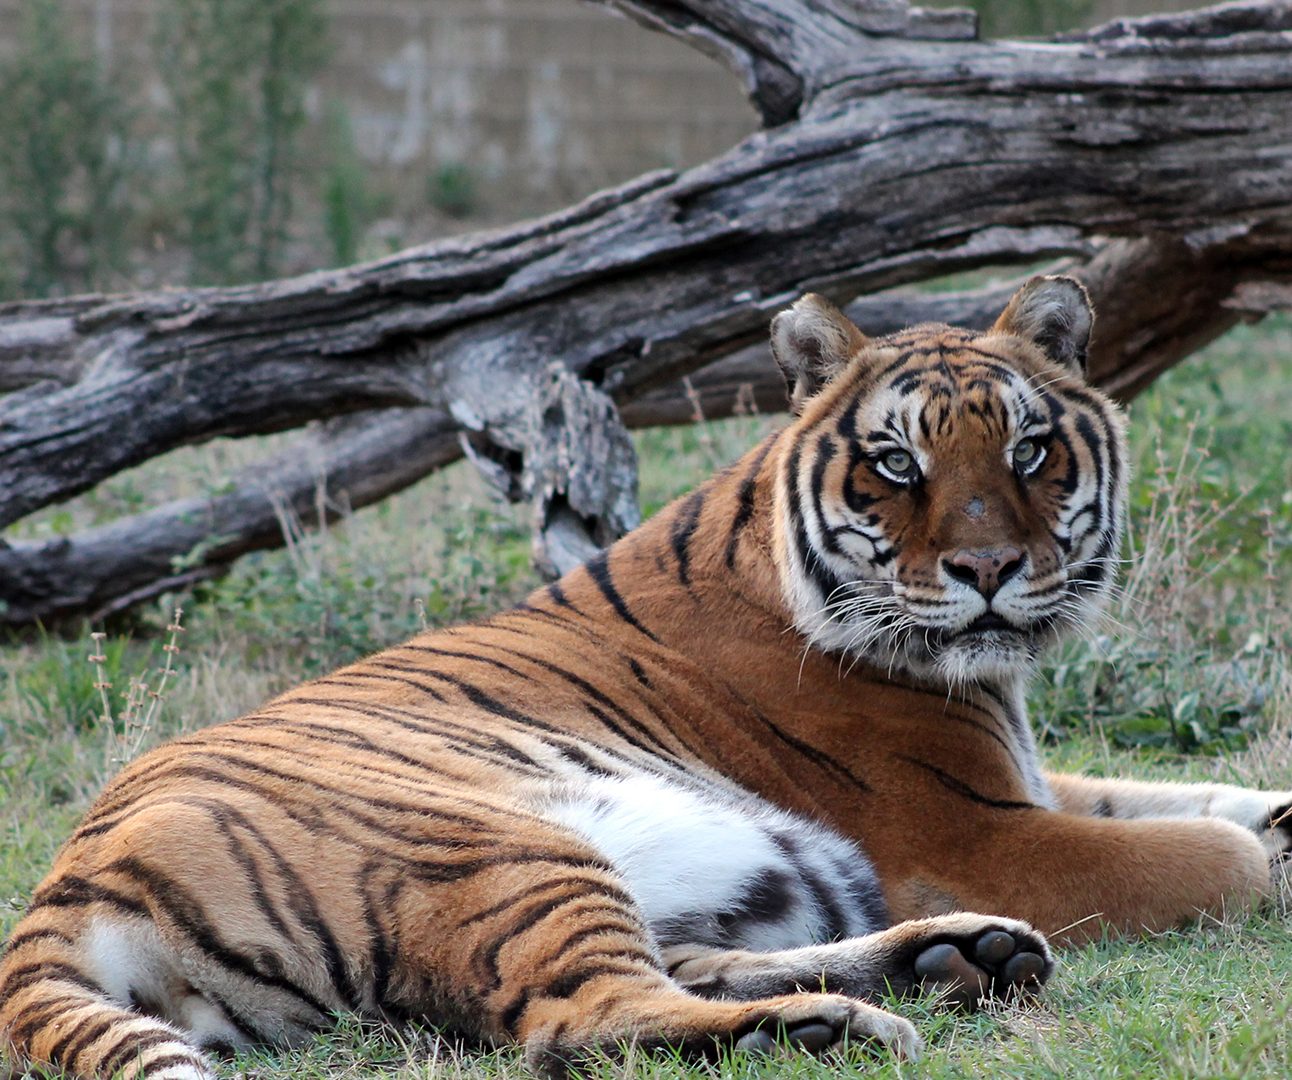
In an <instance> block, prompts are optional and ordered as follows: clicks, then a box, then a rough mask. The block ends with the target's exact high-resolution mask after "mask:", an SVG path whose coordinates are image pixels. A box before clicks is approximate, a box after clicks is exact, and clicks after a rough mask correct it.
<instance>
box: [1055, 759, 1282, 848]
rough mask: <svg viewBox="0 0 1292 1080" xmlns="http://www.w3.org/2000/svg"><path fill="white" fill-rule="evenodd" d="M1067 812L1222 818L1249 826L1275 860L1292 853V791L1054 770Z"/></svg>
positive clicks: (1122, 816)
mask: <svg viewBox="0 0 1292 1080" xmlns="http://www.w3.org/2000/svg"><path fill="white" fill-rule="evenodd" d="M1046 779H1047V780H1048V781H1049V784H1050V789H1051V790H1052V791H1053V792H1054V795H1055V797H1056V798H1057V799H1058V801H1059V806H1060V808H1061V809H1062V810H1064V811H1066V812H1067V813H1070V814H1082V815H1088V816H1090V817H1098V818H1118V819H1141V818H1185V819H1189V818H1220V819H1222V820H1224V821H1232V822H1234V824H1236V825H1241V826H1242V827H1243V828H1244V829H1248V830H1250V831H1251V832H1252V833H1254V834H1255V836H1256V838H1257V839H1258V840H1260V842H1261V845H1262V846H1263V847H1264V848H1265V851H1266V853H1267V854H1268V855H1269V857H1270V860H1271V861H1274V860H1277V859H1280V858H1283V857H1284V856H1286V855H1288V854H1289V853H1292V791H1259V790H1256V789H1253V788H1242V787H1237V786H1236V785H1233V784H1210V783H1201V784H1172V783H1150V782H1145V781H1139V780H1121V779H1104V778H1097V777H1086V776H1073V775H1071V774H1064V773H1050V774H1048V775H1047V777H1046Z"/></svg>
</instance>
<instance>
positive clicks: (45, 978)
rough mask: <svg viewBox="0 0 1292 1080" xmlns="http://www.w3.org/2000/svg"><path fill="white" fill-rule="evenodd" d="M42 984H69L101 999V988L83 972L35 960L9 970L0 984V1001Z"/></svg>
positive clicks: (69, 966)
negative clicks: (32, 962)
mask: <svg viewBox="0 0 1292 1080" xmlns="http://www.w3.org/2000/svg"><path fill="white" fill-rule="evenodd" d="M42 982H59V983H71V984H72V985H73V986H79V987H80V988H81V989H82V990H88V991H89V992H90V993H91V994H94V995H95V996H96V997H98V998H101V997H103V987H101V986H99V984H98V983H96V982H94V981H92V980H91V979H90V977H89V976H88V975H86V974H85V973H84V972H82V971H80V970H78V969H77V968H74V967H72V965H71V964H64V963H61V962H58V961H50V960H37V961H36V962H35V963H34V964H23V965H22V966H21V967H16V968H11V969H10V970H9V973H8V974H7V975H6V976H5V977H4V981H3V982H0V999H3V998H10V997H13V996H14V995H15V994H17V993H18V992H19V991H20V990H26V989H27V988H28V987H29V986H34V985H36V984H37V983H42Z"/></svg>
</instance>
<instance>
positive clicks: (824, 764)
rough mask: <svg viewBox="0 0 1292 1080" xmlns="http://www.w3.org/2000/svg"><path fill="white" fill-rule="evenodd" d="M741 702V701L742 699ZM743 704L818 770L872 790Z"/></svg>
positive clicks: (844, 769) (829, 759)
mask: <svg viewBox="0 0 1292 1080" xmlns="http://www.w3.org/2000/svg"><path fill="white" fill-rule="evenodd" d="M728 689H729V690H730V687H728ZM731 692H732V693H733V694H734V693H735V692H734V691H731ZM737 696H738V695H737ZM741 700H742V701H743V699H741ZM744 704H745V705H746V706H747V707H748V708H749V710H750V713H751V714H752V715H753V716H754V717H755V718H756V719H757V720H758V721H759V723H761V724H762V725H763V726H764V727H765V728H766V729H767V730H768V731H769V732H771V734H772V735H773V736H775V737H776V738H777V739H779V740H780V741H781V742H783V743H785V745H786V746H790V747H793V748H794V750H796V751H797V752H798V753H800V754H802V755H803V756H804V757H805V758H807V759H808V760H809V761H811V762H812V763H813V764H815V765H817V766H819V767H820V768H822V769H824V770H826V771H827V772H831V773H834V775H835V776H837V777H839V778H840V779H842V780H846V781H847V782H848V783H850V784H852V785H853V786H854V787H856V788H857V789H858V790H859V791H864V792H867V793H869V792H870V791H871V790H872V788H871V786H870V785H869V784H868V783H866V781H865V780H863V779H862V778H861V777H860V776H858V775H857V774H856V773H854V772H853V771H852V770H850V769H849V768H848V767H847V766H845V765H844V764H843V763H842V762H839V761H836V760H835V759H834V758H832V757H831V756H830V755H829V754H827V753H825V751H823V750H820V749H818V748H817V747H815V746H813V745H812V744H811V743H807V742H804V741H803V740H802V739H799V738H796V737H795V736H793V735H790V734H789V733H788V732H785V731H782V730H781V729H780V728H779V727H777V726H776V724H774V723H773V722H772V721H771V720H770V719H769V718H768V717H766V716H764V715H763V714H762V713H761V712H759V711H758V710H757V709H755V708H753V706H751V705H749V703H748V702H744Z"/></svg>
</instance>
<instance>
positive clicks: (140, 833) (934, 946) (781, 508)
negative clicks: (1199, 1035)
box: [0, 281, 1292, 1080]
mask: <svg viewBox="0 0 1292 1080" xmlns="http://www.w3.org/2000/svg"><path fill="white" fill-rule="evenodd" d="M1029 290H1030V291H1029ZM1074 304H1076V305H1081V304H1084V294H1082V293H1080V290H1079V287H1077V286H1075V283H1061V284H1057V285H1056V284H1054V283H1053V282H1052V281H1051V282H1049V283H1047V282H1046V281H1041V282H1039V283H1033V284H1032V285H1031V286H1029V287H1028V288H1027V289H1025V290H1024V292H1023V293H1020V296H1019V298H1017V299H1016V301H1015V302H1014V303H1012V304H1011V307H1010V309H1007V311H1006V313H1005V315H1004V316H1002V321H1001V323H999V324H998V325H997V326H996V327H995V328H994V329H993V330H992V331H990V332H988V333H985V334H973V333H969V332H966V331H960V330H953V329H951V328H948V327H941V326H930V327H920V328H916V329H914V330H910V331H907V332H904V333H901V334H897V335H894V336H892V337H889V338H884V339H879V340H875V341H871V340H869V339H866V338H865V337H864V336H863V335H862V334H861V332H860V331H859V330H857V329H856V328H855V327H852V326H851V324H848V323H846V320H845V321H840V320H842V318H843V317H842V316H841V315H839V314H838V313H837V312H836V311H835V310H834V309H833V308H831V307H830V306H829V305H827V304H825V303H824V302H823V301H819V300H813V299H810V298H809V299H808V300H805V301H803V302H801V303H800V305H798V306H796V308H795V309H794V312H791V313H789V314H788V315H786V316H782V317H780V318H778V320H777V335H776V351H777V355H778V359H780V361H781V363H782V365H783V366H784V367H785V369H786V372H787V377H788V378H789V380H790V383H791V390H792V393H793V395H794V400H795V402H796V403H797V406H798V407H799V409H800V411H799V414H798V416H797V417H796V419H795V420H794V421H793V422H792V423H791V424H790V425H789V426H788V427H786V428H785V429H784V430H783V431H781V432H779V433H777V434H775V435H772V436H770V437H769V438H767V439H766V440H764V441H763V442H762V443H761V444H760V445H759V446H757V447H755V448H754V449H753V450H751V451H750V452H749V454H747V455H746V456H745V457H744V458H743V459H742V460H741V461H740V462H738V463H737V464H736V465H734V466H733V467H732V468H730V469H728V470H727V471H726V472H724V473H722V474H720V475H718V476H717V477H715V478H714V479H712V480H711V481H709V482H708V483H707V484H705V485H704V486H702V487H701V488H699V489H698V490H697V491H696V492H694V493H693V494H692V495H690V496H688V497H686V498H685V499H682V500H680V501H679V502H678V503H676V504H674V505H673V506H672V507H670V508H669V509H667V510H665V511H663V512H661V513H660V514H659V515H657V516H656V517H655V518H654V519H653V520H652V521H650V522H648V523H647V524H646V525H644V526H643V527H642V528H640V529H638V530H637V531H636V532H634V533H632V534H631V535H629V536H627V537H626V538H624V539H623V540H622V541H620V542H619V543H618V544H616V545H615V546H614V547H613V548H611V549H610V550H609V551H608V552H607V553H605V554H604V555H602V556H600V557H598V558H597V559H594V560H593V561H592V562H590V563H589V564H588V565H587V566H585V567H583V568H580V569H578V570H576V571H574V572H573V573H571V574H569V575H567V576H566V577H565V578H564V579H562V580H561V581H560V582H558V583H556V584H554V585H551V586H549V587H547V588H545V589H541V590H539V591H538V592H536V593H535V594H534V595H533V596H531V597H530V598H529V600H528V601H527V602H526V603H524V604H521V605H520V606H519V607H517V608H515V609H513V610H511V611H506V612H503V613H501V614H499V615H496V616H494V617H492V618H490V619H486V620H484V621H483V622H480V623H477V624H473V625H470V626H462V627H457V628H454V629H450V630H444V631H437V632H428V633H425V634H422V635H420V636H418V637H416V638H414V639H413V640H411V641H409V642H407V643H405V644H403V645H399V646H396V647H394V648H391V649H388V650H386V651H384V652H381V653H378V654H377V655H375V656H373V657H370V658H369V659H367V660H364V661H362V662H360V663H357V664H353V665H351V666H349V667H346V668H342V669H341V670H339V671H337V672H335V673H333V674H331V675H328V676H326V677H324V678H321V679H317V680H315V681H313V682H311V683H308V684H306V685H304V686H302V687H300V688H298V689H296V690H293V691H291V692H289V693H287V694H284V695H282V696H281V697H279V698H277V699H275V700H273V701H271V702H270V703H268V704H267V705H265V706H264V707H263V708H262V709H260V710H259V711H257V712H255V713H253V714H251V715H249V716H245V717H242V718H241V719H238V720H234V721H231V722H228V723H224V724H220V725H217V726H214V727H211V728H208V729H205V730H202V731H200V732H198V733H196V734H193V735H189V736H187V737H185V738H182V739H178V740H176V741H174V742H172V743H169V744H168V745H166V746H163V747H161V748H160V749H158V750H156V751H154V752H152V753H150V754H148V755H146V756H145V757H143V758H141V759H139V760H138V761H136V762H135V763H133V764H132V765H130V766H129V767H128V768H126V769H125V770H124V771H123V772H122V773H121V774H120V775H119V776H118V777H117V778H116V779H115V780H114V781H113V782H112V783H111V784H110V785H109V786H108V788H107V789H106V790H105V791H104V792H103V794H102V796H101V797H100V798H99V799H98V801H97V802H96V803H95V804H94V806H93V807H92V808H91V809H90V811H89V813H88V814H87V815H86V817H85V819H84V821H83V822H82V823H81V825H80V827H79V828H78V829H77V830H76V832H75V833H74V834H73V835H72V837H71V838H70V839H69V840H68V842H67V844H66V845H65V846H64V848H63V849H62V851H61V852H60V854H59V855H58V858H57V861H56V863H55V866H54V868H53V870H52V871H51V873H50V874H49V875H48V876H47V877H46V878H45V880H44V881H43V882H42V883H41V884H40V885H39V886H38V888H37V889H36V891H35V893H34V895H33V896H32V898H31V903H30V907H29V910H28V912H27V914H26V916H25V917H24V919H23V920H22V921H21V922H20V923H19V925H18V927H17V928H16V930H15V931H14V933H13V935H12V937H11V938H10V940H9V942H8V943H7V946H6V951H5V953H4V956H3V960H2V961H0V1028H2V1029H3V1031H4V1034H5V1039H6V1040H7V1043H8V1045H9V1047H10V1050H11V1052H12V1053H13V1054H14V1055H15V1056H16V1057H18V1058H20V1059H23V1060H29V1061H33V1062H41V1063H52V1064H54V1065H56V1066H59V1067H62V1068H64V1069H66V1070H67V1071H68V1072H69V1073H70V1074H72V1075H75V1076H78V1077H106V1076H110V1075H118V1074H119V1075H120V1076H122V1077H123V1078H125V1080H136V1078H138V1077H145V1076H146V1077H148V1078H151V1080H199V1078H206V1077H210V1076H212V1075H213V1073H212V1070H211V1065H210V1064H209V1061H208V1059H207V1058H206V1056H205V1054H204V1053H203V1051H206V1050H221V1049H229V1048H235V1049H236V1048H239V1047H243V1046H249V1045H252V1044H257V1043H264V1042H268V1043H273V1044H278V1045H285V1046H290V1045H292V1044H294V1043H298V1042H300V1041H301V1040H303V1039H306V1038H308V1037H309V1035H310V1033H311V1032H314V1031H316V1030H318V1029H319V1028H321V1027H324V1026H326V1025H327V1023H328V1022H329V1018H330V1017H331V1016H332V1015H333V1014H335V1013H336V1012H338V1011H341V1010H347V1011H358V1012H361V1013H364V1014H367V1015H372V1016H379V1017H392V1018H399V1017H408V1016H417V1017H427V1018H430V1019H431V1020H432V1021H434V1022H435V1023H437V1024H440V1025H442V1026H445V1027H447V1028H451V1029H454V1030H457V1031H459V1032H462V1033H465V1034H467V1035H469V1036H473V1037H477V1038H479V1039H482V1040H484V1041H486V1042H507V1041H519V1042H521V1043H524V1044H525V1045H526V1046H527V1048H528V1050H529V1055H530V1058H529V1059H530V1061H531V1062H532V1063H533V1064H534V1065H535V1066H536V1067H538V1068H540V1069H544V1070H546V1071H549V1072H559V1071H560V1070H561V1069H562V1068H563V1067H564V1066H565V1064H566V1063H568V1062H570V1061H572V1060H577V1058H578V1057H579V1055H580V1054H582V1053H584V1052H587V1051H588V1050H590V1049H594V1048H597V1047H610V1046H614V1045H615V1044H617V1043H620V1042H622V1041H624V1040H636V1041H638V1042H640V1043H643V1044H646V1045H651V1044H668V1045H672V1046H677V1047H681V1048H682V1049H684V1050H686V1051H688V1052H694V1053H707V1052H711V1051H712V1050H713V1049H714V1047H715V1046H718V1045H722V1044H727V1045H735V1046H738V1047H744V1048H749V1049H755V1050H761V1049H766V1048H767V1046H768V1045H769V1044H770V1043H771V1042H772V1041H774V1039H775V1038H777V1037H779V1038H782V1039H785V1040H787V1041H788V1042H789V1043H790V1044H792V1045H796V1046H800V1047H803V1048H805V1049H809V1050H816V1049H820V1048H822V1047H824V1046H825V1045H828V1044H832V1043H835V1042H838V1041H839V1040H841V1039H843V1038H845V1037H851V1038H853V1039H858V1038H873V1039H877V1040H879V1041H880V1042H882V1043H884V1044H885V1045H887V1046H889V1047H891V1048H892V1049H893V1050H894V1051H895V1052H897V1053H900V1054H905V1055H908V1056H909V1055H913V1054H915V1053H916V1052H917V1050H918V1045H919V1041H918V1038H917V1036H916V1035H915V1032H914V1030H913V1029H912V1028H911V1026H910V1025H909V1024H908V1023H907V1022H906V1021H904V1020H902V1019H900V1018H898V1017H896V1016H894V1015H892V1014H891V1013H887V1012H884V1011H882V1010H880V1009H878V1008H875V1007H874V1006H873V1005H871V1004H869V1003H868V1002H867V999H871V998H874V997H875V996H877V995H878V994H881V993H884V992H886V990H887V989H897V990H911V991H915V990H917V989H919V988H920V987H921V986H922V985H923V986H926V987H927V986H928V985H930V984H932V985H934V986H937V987H941V988H944V989H947V990H949V991H950V992H951V993H952V994H953V995H956V996H958V1000H960V1001H961V1002H962V1003H963V1004H967V1005H973V1004H975V1003H976V1002H977V1001H978V1000H979V999H980V998H981V997H983V996H987V995H990V994H992V993H999V992H1010V991H1013V990H1017V989H1019V988H1025V987H1029V986H1035V985H1036V984H1038V983H1039V982H1040V981H1042V980H1043V979H1044V978H1045V977H1046V976H1047V975H1048V974H1049V971H1050V969H1051V966H1052V962H1051V959H1050V955H1049V952H1048V949H1047V946H1046V944H1045V941H1044V939H1043V938H1042V937H1041V935H1040V933H1038V932H1037V931H1034V930H1032V929H1031V926H1030V925H1029V923H1030V924H1033V925H1035V926H1037V927H1039V928H1040V930H1041V931H1045V932H1051V933H1059V934H1061V935H1062V936H1064V937H1066V938H1069V939H1071V938H1082V937H1086V936H1089V935H1090V934H1093V933H1096V932H1098V930H1097V927H1098V925H1099V924H1100V923H1101V922H1102V924H1103V925H1106V926H1111V927H1114V928H1121V929H1137V928H1140V927H1149V928H1157V927H1165V926H1170V925H1174V924H1177V923H1180V922H1182V921H1185V920H1187V919H1189V918H1191V917H1192V916H1193V915H1195V914H1196V913H1197V912H1198V911H1218V910H1220V909H1221V908H1222V907H1224V906H1225V905H1234V904H1240V903H1244V902H1247V901H1248V900H1250V899H1251V898H1252V897H1254V896H1257V895H1259V894H1260V893H1262V892H1263V891H1264V890H1265V889H1266V888H1267V887H1268V859H1269V858H1270V857H1278V856H1280V855H1281V854H1282V853H1283V852H1285V851H1286V850H1287V848H1288V846H1289V843H1292V829H1289V827H1288V826H1287V824H1285V823H1283V822H1282V820H1281V816H1280V815H1283V814H1285V813H1286V807H1287V803H1288V802H1289V801H1292V800H1290V799H1289V796H1288V795H1287V794H1286V793H1283V794H1262V793H1257V792H1245V791H1241V790H1239V789H1223V790H1222V789H1215V790H1212V789H1210V788H1208V789H1207V790H1201V789H1195V788H1186V787H1179V788H1173V787H1169V786H1161V785H1158V786H1151V785H1129V784H1124V785H1119V784H1118V782H1116V781H1097V782H1096V781H1083V780H1081V779H1080V778H1073V777H1053V776H1047V775H1046V774H1045V773H1043V772H1042V770H1041V769H1040V767H1039V765H1038V763H1037V760H1036V753H1035V748H1034V745H1033V741H1032V736H1031V734H1030V730H1029V727H1028V723H1027V719H1026V716H1025V715H1024V711H1023V695H1022V689H1023V682H1024V679H1025V677H1026V675H1027V672H1028V670H1029V668H1030V666H1031V664H1032V660H1033V658H1034V657H1035V655H1036V653H1037V652H1038V651H1039V650H1040V649H1041V648H1042V647H1044V645H1045V644H1046V643H1047V642H1048V641H1050V640H1051V639H1053V638H1054V637H1055V636H1056V635H1058V634H1060V633H1062V632H1063V631H1064V630H1066V629H1068V628H1071V627H1073V626H1077V625H1080V624H1081V623H1082V622H1083V621H1085V620H1086V619H1088V617H1089V616H1090V614H1091V613H1092V612H1093V611H1094V610H1095V609H1097V607H1098V605H1099V603H1100V602H1101V600H1102V599H1103V597H1104V596H1105V595H1106V593H1107V590H1108V587H1109V582H1110V579H1111V571H1112V564H1113V556H1114V555H1115V554H1116V552H1117V544H1118V536H1119V531H1120V518H1121V513H1122V502H1123V500H1124V492H1125V477H1126V466H1125V454H1124V447H1123V435H1122V426H1123V425H1122V420H1121V418H1120V416H1119V414H1118V413H1117V411H1116V409H1115V408H1114V407H1113V406H1112V405H1111V404H1110V403H1109V402H1108V401H1107V400H1106V399H1105V398H1104V397H1103V396H1102V395H1100V394H1099V393H1098V392H1097V391H1095V390H1093V389H1091V388H1090V387H1089V386H1088V385H1086V383H1085V382H1084V380H1083V379H1082V377H1081V375H1080V373H1079V371H1078V368H1079V360H1080V356H1081V354H1082V352H1083V349H1084V338H1082V337H1081V334H1082V332H1083V329H1082V328H1083V326H1084V332H1088V329H1089V318H1088V315H1089V312H1088V308H1084V309H1083V310H1084V311H1085V318H1084V323H1083V321H1082V310H1078V309H1077V308H1076V307H1074V306H1073V305H1074ZM1028 439H1030V440H1032V443H1031V444H1030V445H1028V446H1027V448H1026V450H1020V449H1019V447H1020V445H1023V443H1024V440H1028ZM1034 451H1039V459H1038V457H1037V454H1036V453H1034ZM908 463H909V465H910V467H911V469H912V470H913V471H912V472H910V473H909V474H903V475H896V474H897V473H903V471H904V470H905V469H906V466H907V464H908ZM1182 871H1187V872H1182ZM966 911H985V912H989V913H991V914H990V915H973V914H965V912H966ZM1092 916H1098V919H1092V918H1091V917H1092ZM1020 920H1026V921H1020ZM823 991H824V992H823Z"/></svg>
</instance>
